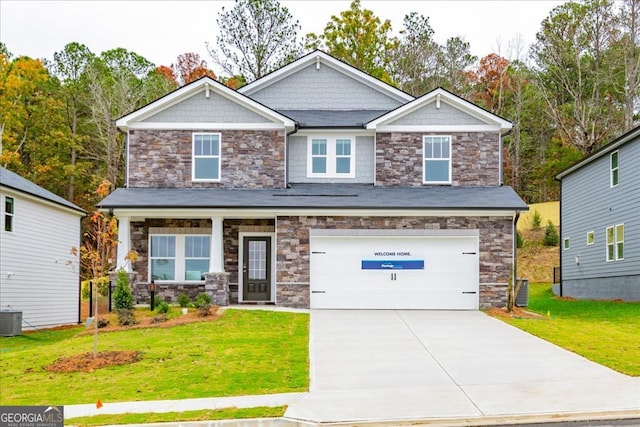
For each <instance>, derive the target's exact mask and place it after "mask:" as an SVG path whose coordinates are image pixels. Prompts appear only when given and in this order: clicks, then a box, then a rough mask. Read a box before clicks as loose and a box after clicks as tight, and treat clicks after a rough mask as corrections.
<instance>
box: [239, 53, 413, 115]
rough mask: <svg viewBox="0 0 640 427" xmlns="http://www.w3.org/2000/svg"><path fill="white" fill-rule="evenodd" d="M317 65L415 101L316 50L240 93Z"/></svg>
mask: <svg viewBox="0 0 640 427" xmlns="http://www.w3.org/2000/svg"><path fill="white" fill-rule="evenodd" d="M312 64H316V66H318V67H319V66H320V64H322V65H326V66H328V67H331V68H333V69H334V70H336V71H338V72H341V73H343V74H346V75H348V76H349V77H351V78H353V79H355V80H358V81H359V82H361V83H363V84H365V85H367V86H369V87H371V88H373V89H375V90H377V91H379V92H382V93H384V94H386V95H387V96H389V97H391V98H393V99H396V100H398V101H400V102H402V103H406V102H409V101H412V100H413V99H415V98H414V97H413V96H411V95H409V94H408V93H406V92H403V91H401V90H400V89H397V88H395V87H393V86H391V85H390V84H388V83H385V82H383V81H382V80H379V79H377V78H375V77H372V76H371V75H369V74H367V73H365V72H363V71H360V70H358V69H357V68H355V67H353V66H351V65H349V64H347V63H346V62H343V61H341V60H339V59H337V58H334V57H333V56H331V55H329V54H327V53H325V52H323V51H321V50H314V51H313V52H310V53H308V54H306V55H304V56H302V57H300V58H298V59H296V60H295V61H293V62H290V63H289V64H287V65H285V66H284V67H282V68H279V69H277V70H275V71H273V72H271V73H269V74H267V75H266V76H264V77H261V78H259V79H258V80H254V81H253V82H251V83H249V84H247V85H245V86H243V87H241V88H239V89H238V91H239V92H241V93H243V94H245V95H247V96H251V95H252V94H254V93H256V92H258V91H260V90H262V89H264V88H265V87H267V86H270V85H272V84H274V83H275V82H278V81H280V80H282V79H285V78H287V77H288V76H290V75H292V74H294V73H296V72H297V71H299V70H301V69H303V68H306V67H308V66H309V65H312Z"/></svg>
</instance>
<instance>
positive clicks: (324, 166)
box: [307, 136, 355, 178]
mask: <svg viewBox="0 0 640 427" xmlns="http://www.w3.org/2000/svg"><path fill="white" fill-rule="evenodd" d="M354 141H355V138H353V137H342V136H341V137H325V136H322V137H320V136H319V137H310V138H309V146H308V147H309V148H308V166H307V176H309V177H318V178H320V177H324V178H353V177H355V142H354Z"/></svg>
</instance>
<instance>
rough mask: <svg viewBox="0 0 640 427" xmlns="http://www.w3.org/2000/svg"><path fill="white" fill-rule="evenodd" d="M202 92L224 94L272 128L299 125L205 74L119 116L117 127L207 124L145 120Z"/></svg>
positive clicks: (229, 125)
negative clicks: (260, 117)
mask: <svg viewBox="0 0 640 427" xmlns="http://www.w3.org/2000/svg"><path fill="white" fill-rule="evenodd" d="M202 92H204V93H205V94H206V95H207V96H209V95H210V94H211V93H214V94H217V95H219V96H223V97H225V98H227V99H229V100H230V101H232V102H235V103H237V104H239V105H241V106H242V107H244V108H246V109H248V110H250V111H252V112H254V113H256V114H258V115H260V116H262V117H264V118H266V119H268V120H269V121H270V122H271V123H269V124H268V125H270V126H272V127H278V128H283V127H284V128H285V130H286V131H287V132H289V131H292V130H294V129H295V127H296V123H295V121H293V120H292V119H290V118H289V117H287V116H285V115H283V114H280V113H278V112H277V111H274V110H272V109H270V108H268V107H266V106H265V105H263V104H260V103H259V102H256V101H254V100H253V99H251V98H249V97H247V96H244V95H243V94H241V93H239V92H237V91H235V90H233V89H230V88H228V87H226V86H225V85H223V84H222V83H220V82H217V81H215V80H213V79H212V78H210V77H202V78H200V79H198V80H196V81H194V82H192V83H190V84H188V85H185V86H183V87H181V88H179V89H176V90H174V91H173V92H171V93H169V94H167V95H165V96H163V97H162V98H159V99H157V100H155V101H153V102H151V103H150V104H147V105H145V106H144V107H142V108H139V109H138V110H136V111H133V112H132V113H129V114H127V115H125V116H123V117H121V118H119V119H118V120H116V126H117V127H118V128H119V129H121V130H123V131H125V132H126V131H128V130H129V129H166V128H171V129H179V128H180V126H182V127H185V128H189V129H194V126H201V125H203V124H202V123H189V122H185V123H155V122H145V121H144V120H146V119H148V118H150V117H152V116H153V115H155V114H158V113H159V112H161V111H163V110H165V109H167V108H170V107H172V106H174V105H176V104H178V103H180V102H181V101H183V100H185V99H187V98H189V97H191V96H194V95H196V94H198V93H202ZM204 125H205V126H206V127H205V129H211V128H215V129H221V128H223V129H242V128H246V129H260V128H261V126H265V123H256V124H252V123H239V124H238V123H207V124H204ZM199 129H202V127H199Z"/></svg>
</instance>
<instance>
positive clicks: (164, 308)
mask: <svg viewBox="0 0 640 427" xmlns="http://www.w3.org/2000/svg"><path fill="white" fill-rule="evenodd" d="M156 312H158V313H161V314H167V313H168V312H169V304H167V302H166V301H161V302H160V303H159V304H158V305H156Z"/></svg>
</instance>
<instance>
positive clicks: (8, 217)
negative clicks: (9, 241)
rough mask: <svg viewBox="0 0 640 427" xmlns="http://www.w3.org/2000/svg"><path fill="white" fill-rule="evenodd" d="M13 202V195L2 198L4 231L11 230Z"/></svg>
mask: <svg viewBox="0 0 640 427" xmlns="http://www.w3.org/2000/svg"><path fill="white" fill-rule="evenodd" d="M14 208H15V204H14V201H13V197H9V196H5V198H4V231H9V232H12V231H13V214H14Z"/></svg>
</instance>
